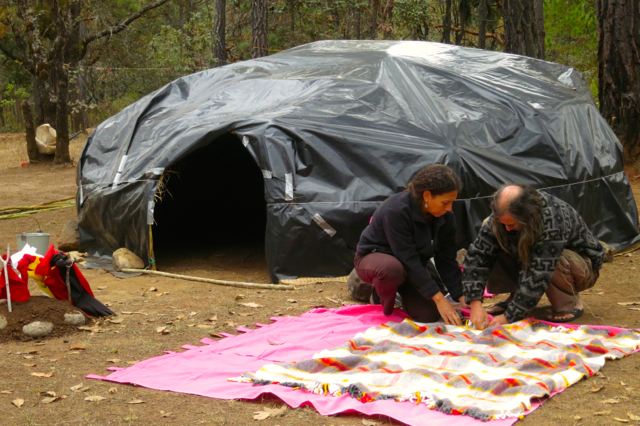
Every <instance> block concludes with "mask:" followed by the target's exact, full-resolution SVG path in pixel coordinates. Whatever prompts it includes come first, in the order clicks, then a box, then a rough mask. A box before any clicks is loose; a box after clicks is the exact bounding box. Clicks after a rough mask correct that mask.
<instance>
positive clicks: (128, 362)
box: [127, 361, 140, 365]
mask: <svg viewBox="0 0 640 426" xmlns="http://www.w3.org/2000/svg"><path fill="white" fill-rule="evenodd" d="M139 362H140V361H127V364H129V365H134V364H137V363H139Z"/></svg>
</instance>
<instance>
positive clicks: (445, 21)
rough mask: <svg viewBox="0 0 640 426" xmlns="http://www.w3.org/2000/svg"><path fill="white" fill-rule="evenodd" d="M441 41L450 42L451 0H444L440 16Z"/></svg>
mask: <svg viewBox="0 0 640 426" xmlns="http://www.w3.org/2000/svg"><path fill="white" fill-rule="evenodd" d="M442 42H443V43H446V44H451V0H446V2H445V7H444V17H443V18H442Z"/></svg>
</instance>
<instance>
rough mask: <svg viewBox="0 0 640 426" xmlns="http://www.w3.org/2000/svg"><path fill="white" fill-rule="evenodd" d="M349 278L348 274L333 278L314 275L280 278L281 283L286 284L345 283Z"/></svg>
mask: <svg viewBox="0 0 640 426" xmlns="http://www.w3.org/2000/svg"><path fill="white" fill-rule="evenodd" d="M348 279H349V276H344V277H334V278H315V277H301V278H296V279H291V280H287V279H285V280H280V282H281V283H282V284H288V285H306V284H315V283H326V282H339V283H346V282H347V280H348Z"/></svg>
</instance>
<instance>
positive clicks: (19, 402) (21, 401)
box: [11, 398, 24, 408]
mask: <svg viewBox="0 0 640 426" xmlns="http://www.w3.org/2000/svg"><path fill="white" fill-rule="evenodd" d="M11 403H12V404H13V405H15V406H16V407H18V408H20V407H22V406H23V405H24V399H22V398H18V399H14V400H13V401H11Z"/></svg>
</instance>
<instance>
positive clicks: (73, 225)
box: [58, 220, 80, 252]
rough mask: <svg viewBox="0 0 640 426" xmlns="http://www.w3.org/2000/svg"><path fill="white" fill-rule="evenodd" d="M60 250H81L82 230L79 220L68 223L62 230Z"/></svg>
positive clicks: (59, 241) (59, 240)
mask: <svg viewBox="0 0 640 426" xmlns="http://www.w3.org/2000/svg"><path fill="white" fill-rule="evenodd" d="M58 250H60V251H63V252H69V251H78V250H80V232H79V231H78V221H77V220H72V221H71V222H69V223H67V226H65V227H64V229H63V230H62V233H61V234H60V238H58Z"/></svg>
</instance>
